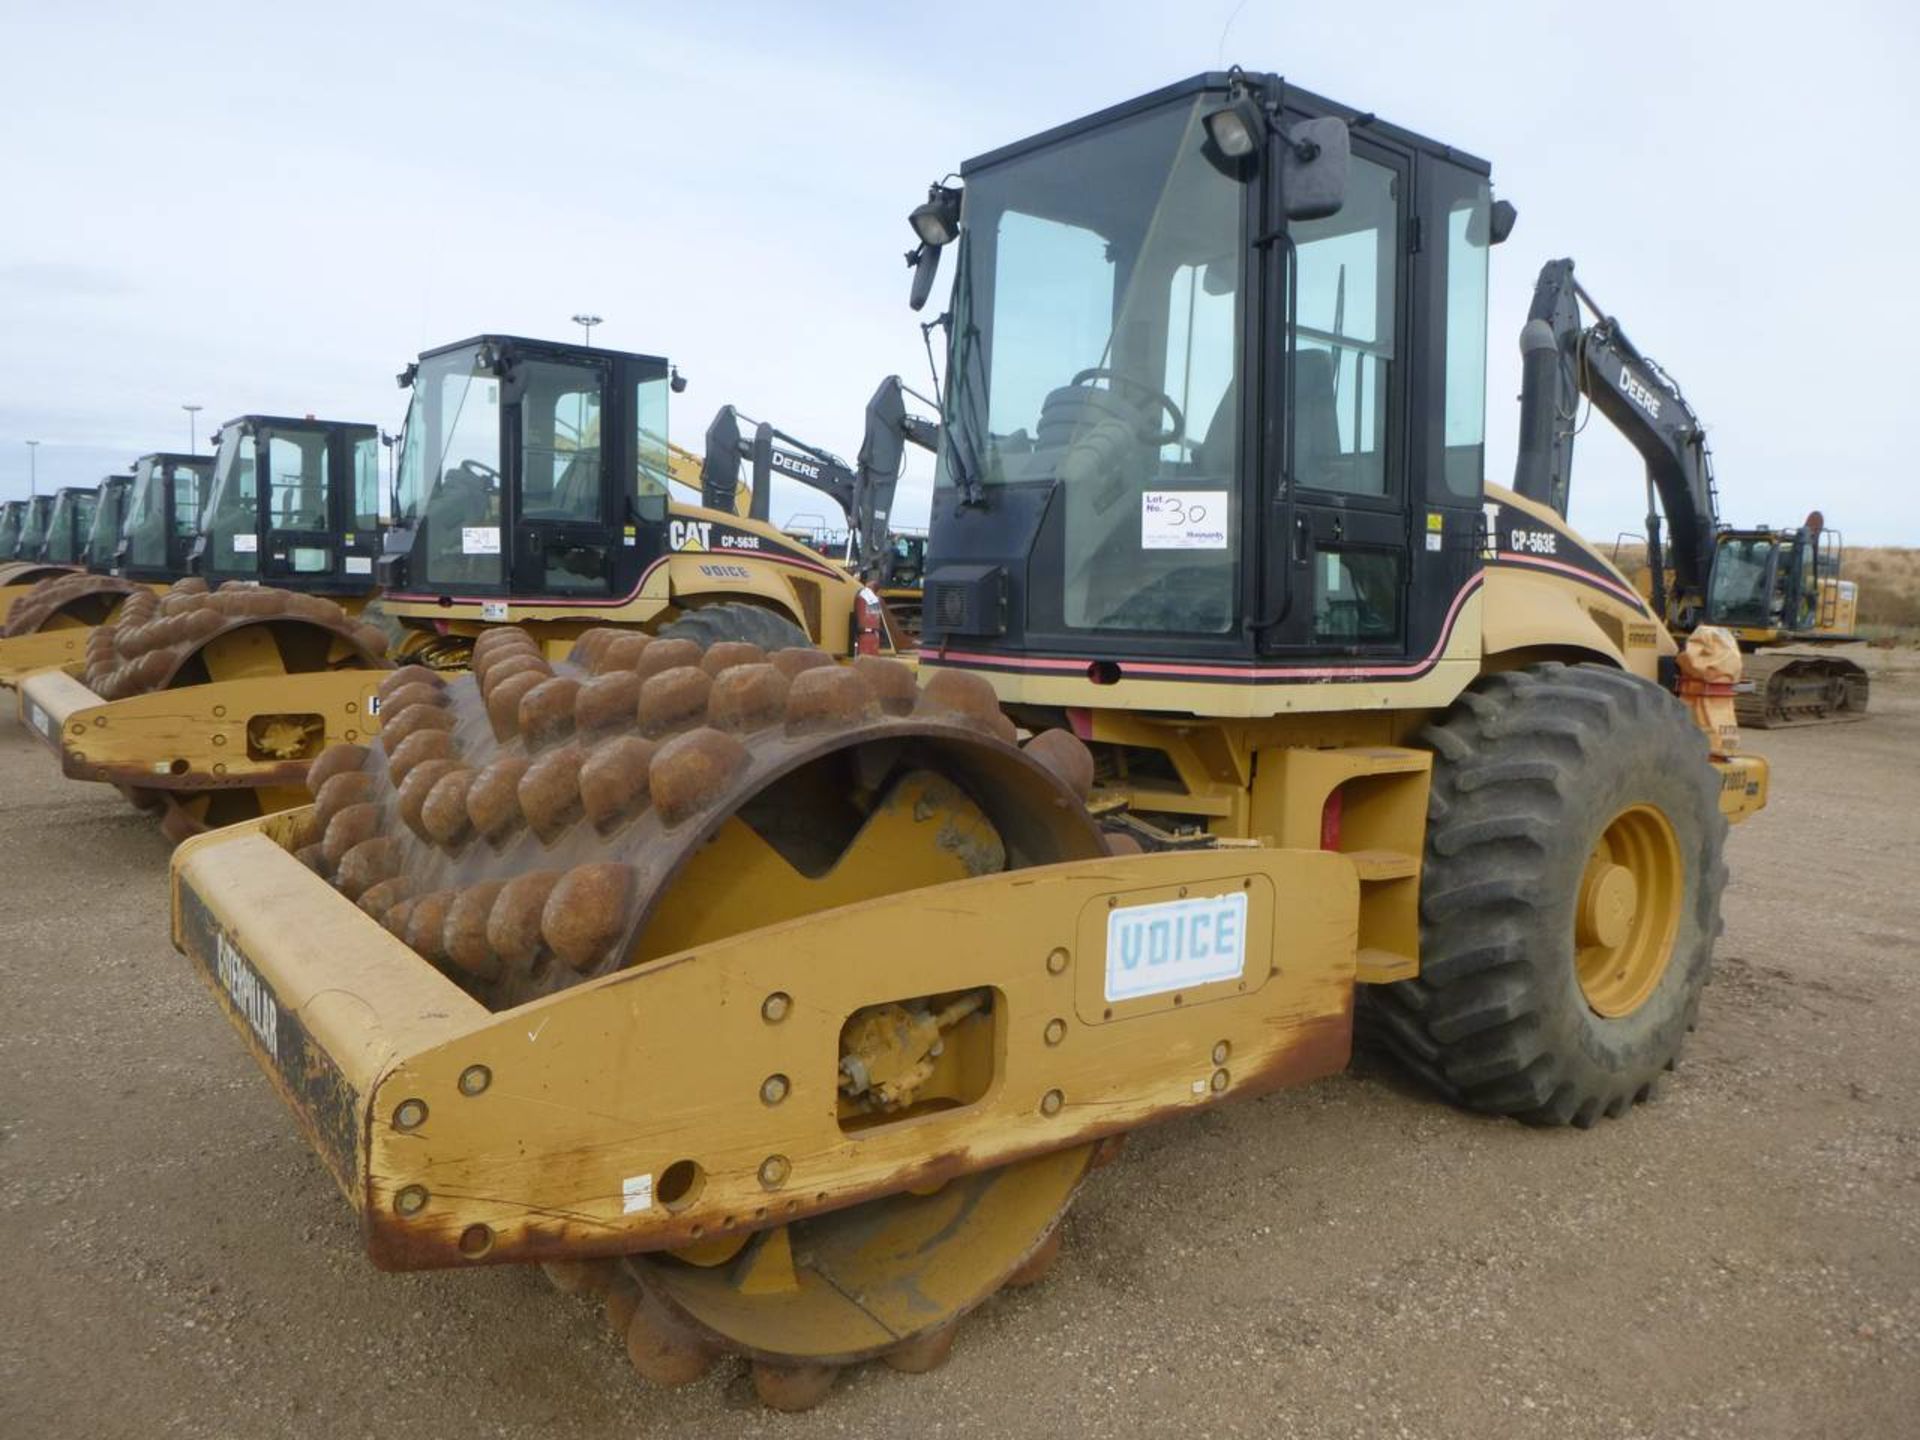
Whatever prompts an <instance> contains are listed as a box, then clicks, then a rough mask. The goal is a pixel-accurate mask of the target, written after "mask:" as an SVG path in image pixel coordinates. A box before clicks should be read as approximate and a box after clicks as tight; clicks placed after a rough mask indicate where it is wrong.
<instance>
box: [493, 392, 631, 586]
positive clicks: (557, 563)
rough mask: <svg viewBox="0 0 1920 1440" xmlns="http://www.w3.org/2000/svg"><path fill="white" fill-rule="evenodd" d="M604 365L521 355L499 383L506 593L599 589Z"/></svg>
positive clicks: (604, 569)
mask: <svg viewBox="0 0 1920 1440" xmlns="http://www.w3.org/2000/svg"><path fill="white" fill-rule="evenodd" d="M609 371H610V366H609V365H608V364H607V363H606V362H603V361H599V360H584V359H569V360H565V361H561V360H554V359H533V358H521V359H518V360H516V361H515V362H514V364H513V368H512V371H511V373H510V376H509V378H508V381H507V398H508V402H509V404H508V412H507V431H508V433H507V444H508V446H509V447H510V448H511V450H512V452H513V457H514V460H515V462H516V463H515V464H514V467H513V473H514V475H515V487H514V488H515V494H514V514H513V591H514V593H515V594H516V595H521V596H546V595H551V596H566V597H572V596H607V595H611V594H612V593H613V578H614V577H613V571H614V568H615V565H616V562H617V554H616V552H617V550H618V549H619V537H618V536H617V535H616V533H615V522H616V516H615V515H614V514H613V513H612V512H613V508H614V507H613V499H614V497H613V495H612V493H611V492H612V489H613V487H612V485H611V483H610V478H611V469H610V466H611V461H612V455H611V453H610V448H609V443H608V442H609V441H610V440H611V438H612V436H613V435H614V433H615V432H614V430H613V428H612V421H613V416H612V415H610V414H609V412H608V404H609V400H610V399H611V398H613V397H612V396H611V394H610V392H611V388H612V387H611V386H610V385H609V383H608V382H609Z"/></svg>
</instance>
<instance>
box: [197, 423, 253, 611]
mask: <svg viewBox="0 0 1920 1440" xmlns="http://www.w3.org/2000/svg"><path fill="white" fill-rule="evenodd" d="M258 448H259V447H258V445H257V444H256V442H255V440H254V436H253V432H252V431H251V430H247V429H244V428H243V427H241V426H238V425H230V426H228V427H227V429H226V430H225V431H224V432H223V433H222V434H221V436H220V451H219V454H218V455H216V456H215V457H214V462H213V488H212V490H211V492H210V493H209V494H208V496H207V522H206V526H205V533H206V537H207V554H206V563H207V567H208V568H209V569H210V570H212V571H214V572H215V573H218V574H236V573H237V574H252V573H253V572H254V571H256V570H257V569H258V568H259V563H260V561H259V555H260V518H259V489H260V487H259V485H258V484H257V483H256V482H255V480H254V466H255V462H256V459H257V452H258Z"/></svg>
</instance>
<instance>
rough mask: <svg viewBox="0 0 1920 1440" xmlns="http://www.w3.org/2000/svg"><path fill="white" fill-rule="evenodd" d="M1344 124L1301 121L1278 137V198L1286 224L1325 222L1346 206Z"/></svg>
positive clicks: (1346, 135) (1324, 120)
mask: <svg viewBox="0 0 1920 1440" xmlns="http://www.w3.org/2000/svg"><path fill="white" fill-rule="evenodd" d="M1351 149H1352V147H1351V145H1350V144H1349V142H1348V132H1347V122H1346V121H1344V120H1336V119H1333V118H1331V117H1329V118H1327V119H1322V120H1302V121H1301V122H1300V123H1299V124H1298V125H1295V126H1294V127H1293V128H1292V129H1291V130H1288V131H1285V132H1283V133H1282V135H1281V137H1280V195H1281V198H1282V199H1283V200H1284V201H1285V203H1286V207H1287V218H1288V219H1289V220H1324V219H1326V218H1327V217H1328V216H1329V215H1337V214H1339V213H1340V208H1341V206H1343V205H1345V204H1346V203H1347V161H1348V157H1349V155H1350V154H1351Z"/></svg>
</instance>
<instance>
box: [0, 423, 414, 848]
mask: <svg viewBox="0 0 1920 1440" xmlns="http://www.w3.org/2000/svg"><path fill="white" fill-rule="evenodd" d="M378 451H379V440H378V434H377V432H376V431H375V429H374V427H373V426H371V425H356V424H351V423H347V422H340V421H328V420H315V419H312V418H311V417H306V418H299V417H290V416H272V415H244V416H241V417H239V418H237V419H234V420H230V421H228V422H227V423H226V425H224V426H223V427H222V428H221V430H220V432H219V435H218V454H217V457H216V458H215V460H214V462H213V466H212V471H211V482H210V485H203V484H202V480H203V478H204V473H203V470H202V467H201V466H200V465H196V464H194V463H192V462H191V457H184V458H183V457H177V456H164V455H156V456H148V457H145V459H143V461H142V462H141V466H140V468H139V470H138V471H137V473H136V477H135V481H134V488H133V492H132V494H131V496H130V498H129V502H128V508H127V511H126V515H125V517H124V519H123V522H122V528H121V532H120V542H119V545H118V547H117V552H116V553H117V562H118V563H117V564H116V566H115V568H116V570H117V571H118V572H119V573H117V574H112V575H94V574H87V573H75V574H72V575H69V576H65V577H61V578H57V579H53V580H51V581H49V582H47V583H46V584H45V585H44V586H43V587H42V588H41V589H40V590H38V591H37V592H36V593H35V594H34V595H32V596H31V597H28V598H24V599H22V600H21V601H20V602H19V603H18V604H17V605H16V606H15V611H16V614H15V616H14V618H13V622H12V623H10V624H9V627H8V629H9V633H8V636H7V637H6V638H5V639H0V677H3V678H4V680H5V681H6V682H7V683H10V684H13V685H16V686H17V688H18V690H19V705H20V716H21V719H22V720H23V722H24V723H25V724H26V725H27V726H28V727H29V728H31V729H32V730H33V731H34V732H36V733H37V734H38V735H39V736H40V737H41V738H42V739H43V740H44V741H45V742H46V743H47V745H48V746H49V748H51V749H52V750H53V751H54V752H55V753H56V754H57V755H58V756H59V758H60V762H61V767H62V769H63V771H64V772H65V773H66V774H67V775H69V776H71V777H72V778H74V779H78V780H93V781H100V782H104V783H107V784H111V785H114V786H116V787H117V788H119V789H120V790H121V792H122V793H123V794H125V795H126V796H127V797H128V798H129V799H130V800H132V801H133V802H134V803H135V804H137V805H139V806H140V807H142V808H143V809H151V810H154V811H156V812H157V813H158V814H159V815H160V818H161V825H162V828H163V830H164V831H165V833H166V834H167V835H168V836H169V837H170V838H173V839H176V840H178V839H180V838H182V837H184V836H186V835H189V834H194V833H197V832H199V831H200V830H203V829H207V828H209V827H212V826H218V825H223V824H228V823H231V822H232V821H235V820H241V819H246V818H250V817H253V816H257V815H260V814H263V813H266V812H270V811H273V810H276V809H281V808H284V807H285V806H287V805H288V804H291V803H294V802H295V801H297V800H298V799H299V798H301V793H302V792H301V780H302V777H303V776H304V774H305V771H306V767H307V766H308V765H309V764H310V763H311V762H312V761H313V759H314V757H316V756H317V755H319V753H320V752H321V751H322V750H324V749H325V748H326V747H327V746H328V745H330V744H339V743H351V742H354V741H357V740H361V739H363V738H365V737H366V736H367V735H369V734H371V733H372V732H373V731H374V730H375V729H376V728H377V725H378V719H377V717H376V716H374V715H373V714H372V713H371V707H370V701H371V700H372V697H373V693H374V689H375V686H376V685H377V683H378V681H379V678H380V676H379V673H378V672H381V671H385V670H387V669H390V668H391V666H390V665H389V662H388V661H387V659H386V658H385V652H386V634H385V632H384V631H382V630H381V629H379V628H378V627H376V626H373V625H371V624H367V623H364V622H361V621H359V620H358V619H356V616H357V614H358V612H359V611H360V610H361V608H362V607H363V606H364V605H365V604H366V601H367V599H368V598H369V597H370V596H371V594H372V592H373V564H374V558H375V556H376V555H377V553H378V550H379V542H380V526H379V519H378V508H379V484H378ZM188 515H191V516H193V517H194V518H193V519H192V520H191V521H188V520H186V519H185V517H186V516H188ZM189 537H190V538H189ZM186 571H191V572H192V573H191V574H190V575H186V576H185V578H176V579H174V581H173V583H172V584H171V585H165V586H164V588H163V587H162V583H161V582H163V581H164V580H165V579H166V578H167V577H169V576H170V575H180V574H184V572H186ZM75 646H77V647H78V648H79V651H80V653H79V656H78V658H72V656H71V653H70V652H71V650H72V649H73V648H74V647H75ZM43 667H44V668H43Z"/></svg>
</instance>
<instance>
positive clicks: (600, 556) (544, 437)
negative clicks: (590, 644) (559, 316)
mask: <svg viewBox="0 0 1920 1440" xmlns="http://www.w3.org/2000/svg"><path fill="white" fill-rule="evenodd" d="M401 383H402V384H403V385H407V386H409V387H410V388H411V389H412V391H413V396H412V400H411V403H410V405H409V407H408V411H407V425H406V435H405V439H404V440H403V442H402V446H401V452H400V465H399V477H398V482H397V485H396V492H397V493H396V502H395V510H396V512H397V513H396V522H397V523H396V526H395V532H394V534H393V535H392V536H391V537H390V538H389V541H388V546H387V548H388V551H389V554H388V556H387V558H386V559H385V560H383V562H382V565H383V570H384V572H385V574H384V576H383V580H384V583H385V584H386V585H387V588H389V589H392V590H403V591H406V592H408V593H410V594H416V595H420V596H433V597H448V598H452V597H456V596H457V597H463V598H466V597H472V598H478V599H480V600H482V601H483V602H484V601H485V600H486V599H487V598H489V597H506V596H509V595H511V596H513V597H515V598H516V599H522V598H524V599H536V600H549V601H552V602H553V603H556V604H560V605H565V604H567V603H569V602H588V603H591V602H592V601H593V600H596V599H598V600H601V601H605V600H609V599H615V598H619V597H624V596H628V595H631V594H632V593H634V591H635V590H637V589H638V587H639V583H640V577H641V575H642V573H643V572H644V571H645V570H646V568H647V567H648V565H649V564H651V563H652V562H653V561H655V560H657V559H658V558H659V557H660V556H661V555H662V554H663V553H665V551H666V549H667V546H668V533H667V531H668V524H667V505H668V491H667V476H668V462H669V453H668V447H667V396H668V390H669V387H670V383H671V381H670V367H669V365H668V363H667V362H666V361H665V360H664V359H661V358H659V357H658V356H652V355H636V354H628V353H625V352H622V351H617V350H597V349H584V348H581V347H576V346H568V345H559V344H552V343H549V342H546V341H540V340H526V339H521V338H518V337H514V336H507V335H482V336H478V337H476V338H474V339H471V340H464V341H461V342H460V343H459V344H457V345H448V346H443V347H441V348H439V349H437V350H430V351H428V352H426V353H425V354H423V355H422V356H421V357H420V359H419V361H418V363H416V364H414V365H410V366H409V367H408V368H407V370H406V372H405V373H404V374H403V375H402V376H401Z"/></svg>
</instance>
